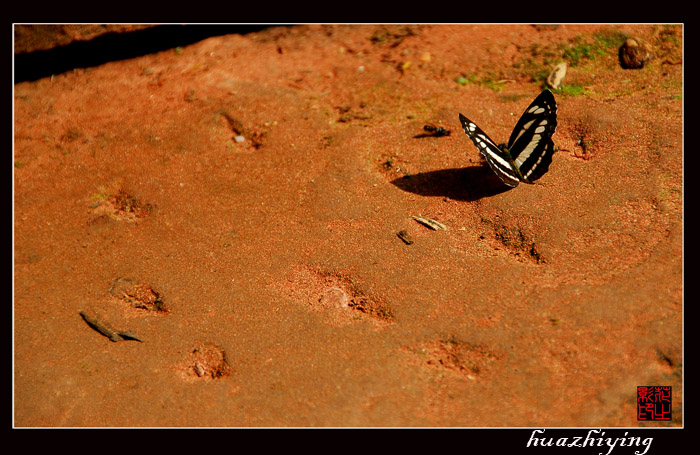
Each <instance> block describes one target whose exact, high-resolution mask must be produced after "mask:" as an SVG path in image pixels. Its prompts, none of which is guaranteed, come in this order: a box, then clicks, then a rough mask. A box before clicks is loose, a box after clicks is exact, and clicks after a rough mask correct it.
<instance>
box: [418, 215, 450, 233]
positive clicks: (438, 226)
mask: <svg viewBox="0 0 700 455" xmlns="http://www.w3.org/2000/svg"><path fill="white" fill-rule="evenodd" d="M413 219H414V220H416V221H418V222H419V223H420V224H422V225H424V226H427V227H429V228H430V229H432V230H434V231H439V230H446V229H447V226H445V225H444V224H442V223H440V222H439V221H435V220H433V219H432V218H427V217H424V216H420V215H419V216H413Z"/></svg>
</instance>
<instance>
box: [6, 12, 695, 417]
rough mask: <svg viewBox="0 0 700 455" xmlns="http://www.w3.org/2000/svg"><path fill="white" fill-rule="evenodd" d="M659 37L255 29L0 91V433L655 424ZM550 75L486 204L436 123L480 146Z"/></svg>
mask: <svg viewBox="0 0 700 455" xmlns="http://www.w3.org/2000/svg"><path fill="white" fill-rule="evenodd" d="M627 37H637V38H641V39H642V40H644V41H646V42H647V43H649V44H650V46H651V49H652V51H653V52H652V54H653V56H652V58H651V59H650V60H649V61H648V62H647V63H646V64H645V65H644V67H643V68H640V69H624V68H622V67H621V65H620V62H619V59H618V48H619V47H620V45H621V44H622V43H624V41H625V39H626V38H627ZM682 39H683V36H682V28H681V27H679V26H654V25H644V26H634V25H624V26H613V25H604V26H599V25H581V26H576V25H561V26H533V25H502V26H499V25H411V26H403V25H391V26H382V25H354V26H346V25H328V26H322V25H316V26H293V27H271V28H267V29H264V30H260V31H256V32H254V33H247V34H230V35H225V36H216V37H211V38H208V39H204V40H202V41H199V42H196V43H194V44H191V45H188V46H183V47H178V48H175V49H169V50H166V51H162V52H158V53H154V54H148V55H144V56H141V57H137V58H132V59H128V60H120V61H113V62H109V63H106V64H103V65H100V66H96V67H89V68H76V69H75V70H73V71H69V72H65V73H62V74H55V75H53V76H51V77H45V78H42V79H39V80H35V81H25V82H18V83H16V84H15V87H14V89H15V92H14V115H15V119H14V146H15V148H14V424H15V425H16V426H21V427H33V426H90V427H102V426H137V427H141V426H157V427H162V426H363V427H364V426H412V427H413V426H418V427H422V426H430V427H433V426H464V427H502V426H540V427H541V426H592V427H606V426H631V427H635V426H649V425H653V426H659V425H662V426H663V425H671V426H679V425H681V424H682V417H683V396H682V393H681V387H682V365H683V356H682V346H683V344H682V339H683V333H682V328H683V325H682V320H683V318H682V315H683V307H682V303H683V298H682V296H683V288H682V284H683V281H682V272H683V269H682V251H683V219H682V207H683V193H682V188H683V185H682V170H683V167H682V165H683V154H682V120H683V117H682V103H683V101H682V91H683V87H682V54H681V49H682ZM562 61H563V62H567V63H568V71H567V74H566V77H565V79H564V84H563V87H562V89H561V90H557V91H555V98H556V101H557V103H558V128H557V131H556V133H555V134H554V142H555V144H556V146H557V148H558V152H557V153H555V155H554V160H553V163H552V165H551V166H550V168H549V172H548V173H547V174H545V175H544V177H542V178H541V179H540V180H538V181H537V182H536V184H534V185H528V184H521V185H519V186H518V187H516V188H513V189H508V188H507V187H505V186H503V185H502V184H501V182H500V180H498V178H497V177H496V176H495V174H493V173H492V171H491V170H490V169H489V168H488V166H486V164H485V162H484V161H483V160H482V159H481V157H480V154H479V152H478V150H477V149H476V148H475V147H474V145H473V143H472V142H471V141H470V140H469V139H468V138H467V137H466V136H465V135H464V133H463V132H462V130H461V127H460V124H459V119H458V113H462V114H464V115H466V116H467V117H469V118H470V119H472V120H473V121H475V122H477V123H478V124H479V125H480V126H481V128H483V129H484V130H485V131H486V132H487V133H488V134H489V135H490V136H491V137H492V138H494V139H495V140H496V141H497V142H504V141H505V139H507V137H508V136H509V135H510V132H511V129H512V128H513V126H514V125H515V123H516V121H517V119H518V117H519V115H520V114H521V113H522V112H523V110H524V109H525V107H527V105H528V104H529V103H530V102H531V101H532V100H533V99H534V97H535V96H537V94H538V93H539V92H540V91H541V90H542V80H543V78H544V77H546V75H547V73H548V72H549V71H550V70H551V69H552V68H553V67H554V65H556V64H557V63H559V62H562ZM429 123H432V124H435V125H437V126H441V127H443V128H446V129H448V130H450V131H451V134H450V135H444V136H439V137H438V136H431V135H429V134H427V133H426V132H425V131H424V130H423V126H424V125H426V124H429ZM414 216H423V217H427V218H431V219H433V220H436V221H439V222H440V223H442V224H443V225H444V226H446V229H444V230H432V229H430V228H428V227H426V226H424V225H423V224H420V223H418V222H417V221H416V220H415V219H414V218H413V217H414ZM400 231H405V234H406V235H407V236H408V237H410V238H411V239H412V241H413V243H411V244H407V243H406V242H404V241H403V240H402V239H401V238H400V237H399V236H398V235H397V234H398V233H399V232H400ZM81 312H82V313H83V314H84V315H86V317H85V318H84V317H83V316H82V315H81ZM88 321H93V324H92V325H90V324H88ZM95 321H96V324H95ZM102 326H105V327H106V328H105V329H103V330H104V332H105V333H101V332H100V331H99V330H97V329H99V328H101V327H102ZM105 335H107V336H105ZM109 336H111V337H112V338H111V339H110V338H109ZM132 337H134V338H138V340H137V339H133V338H132ZM114 340H117V341H114ZM119 340H121V341H119ZM139 340H140V341H139ZM645 385H664V386H672V387H673V419H672V420H671V421H669V422H640V421H638V420H637V398H636V397H637V395H636V393H637V386H645Z"/></svg>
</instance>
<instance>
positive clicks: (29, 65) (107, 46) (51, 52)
mask: <svg viewBox="0 0 700 455" xmlns="http://www.w3.org/2000/svg"><path fill="white" fill-rule="evenodd" d="M267 27H270V25H245V24H243V25H240V24H239V25H160V26H157V27H152V28H147V29H144V30H138V31H134V32H130V33H106V34H104V35H100V36H98V37H96V38H94V39H92V40H90V41H75V42H73V43H71V44H69V45H67V46H61V47H56V48H53V49H48V50H43V51H35V52H30V53H23V54H17V55H15V68H14V70H15V83H18V82H24V81H35V80H37V79H41V78H44V77H49V76H51V75H54V74H61V73H64V72H66V71H71V70H72V69H74V68H89V67H92V66H98V65H102V64H104V63H107V62H112V61H115V60H124V59H130V58H135V57H140V56H142V55H147V54H152V53H155V52H160V51H163V50H167V49H173V48H176V47H178V46H187V45H189V44H192V43H196V42H197V41H201V40H203V39H206V38H210V37H212V36H221V35H229V34H246V33H253V32H258V31H260V30H263V29H265V28H267Z"/></svg>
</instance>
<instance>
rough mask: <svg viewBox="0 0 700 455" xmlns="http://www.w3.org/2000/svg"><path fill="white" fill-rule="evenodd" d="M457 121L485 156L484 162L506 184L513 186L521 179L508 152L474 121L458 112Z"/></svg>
mask: <svg viewBox="0 0 700 455" xmlns="http://www.w3.org/2000/svg"><path fill="white" fill-rule="evenodd" d="M459 121H460V122H461V123H462V128H464V132H465V133H466V134H467V136H468V137H469V139H471V140H472V141H473V142H474V145H476V148H477V149H479V152H481V154H482V155H483V156H484V158H486V162H487V163H489V166H490V167H491V169H492V170H493V172H495V173H496V175H497V176H498V177H500V179H501V180H502V181H503V183H505V184H506V185H508V186H513V187H515V186H518V183H519V182H520V181H521V180H522V176H521V175H520V171H518V168H517V167H516V166H515V164H514V162H513V159H512V158H511V156H510V154H509V153H508V152H507V151H504V150H501V149H500V148H498V146H497V145H496V144H495V143H494V142H493V141H492V140H491V138H490V137H488V136H487V135H486V133H484V132H483V131H482V130H481V128H479V127H478V126H476V123H474V122H472V121H471V120H469V119H468V118H466V117H465V116H463V115H462V114H459Z"/></svg>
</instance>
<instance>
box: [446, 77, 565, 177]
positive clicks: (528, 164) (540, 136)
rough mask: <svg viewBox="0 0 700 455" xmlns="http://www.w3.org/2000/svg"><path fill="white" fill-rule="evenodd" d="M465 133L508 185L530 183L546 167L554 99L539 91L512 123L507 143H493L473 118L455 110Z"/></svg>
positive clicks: (549, 157) (551, 150)
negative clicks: (511, 130) (518, 117)
mask: <svg viewBox="0 0 700 455" xmlns="http://www.w3.org/2000/svg"><path fill="white" fill-rule="evenodd" d="M459 121H460V122H461V123H462V128H464V132H465V133H466V134H467V136H468V137H469V138H470V139H471V140H472V141H473V142H474V145H476V148H478V149H479V152H481V154H482V155H483V156H484V158H486V162H487V163H488V164H489V166H490V167H491V169H492V170H493V172H495V173H496V175H497V176H498V177H500V179H501V180H502V181H503V183H505V184H506V185H508V186H510V187H516V186H518V183H520V182H525V183H533V182H534V181H535V180H537V179H539V178H540V177H542V176H543V175H544V174H545V172H547V170H548V169H549V165H550V164H551V163H552V155H554V142H553V141H552V135H553V134H554V131H555V130H556V128H557V102H556V101H555V100H554V95H553V94H552V92H550V91H549V90H545V91H543V92H542V93H540V94H539V95H538V96H537V98H535V100H534V101H533V102H532V103H531V104H530V106H529V107H528V108H527V109H525V112H524V113H523V115H522V117H520V120H518V123H516V124H515V128H514V129H513V132H512V133H511V135H510V139H509V140H508V145H505V144H501V145H496V143H495V142H493V140H491V138H490V137H488V136H487V135H486V133H484V132H483V131H482V130H481V128H479V127H478V126H476V124H475V123H474V122H472V121H471V120H469V119H468V118H466V117H465V116H463V115H462V114H459Z"/></svg>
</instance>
